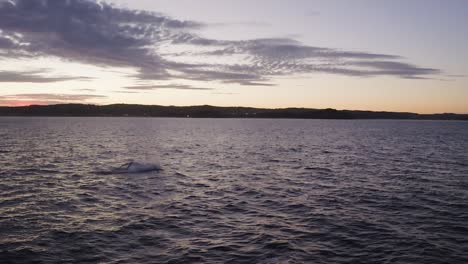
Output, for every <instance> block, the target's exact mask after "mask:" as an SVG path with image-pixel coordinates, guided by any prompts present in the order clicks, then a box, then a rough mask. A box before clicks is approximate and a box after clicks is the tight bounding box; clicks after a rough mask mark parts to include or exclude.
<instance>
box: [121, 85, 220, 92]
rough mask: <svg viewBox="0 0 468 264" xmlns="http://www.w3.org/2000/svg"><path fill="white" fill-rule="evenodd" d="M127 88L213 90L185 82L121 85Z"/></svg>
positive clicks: (145, 89)
mask: <svg viewBox="0 0 468 264" xmlns="http://www.w3.org/2000/svg"><path fill="white" fill-rule="evenodd" d="M123 88H124V89H127V90H140V91H147V90H158V89H173V90H213V88H203V87H194V86H191V85H186V84H165V85H135V86H126V87H123Z"/></svg>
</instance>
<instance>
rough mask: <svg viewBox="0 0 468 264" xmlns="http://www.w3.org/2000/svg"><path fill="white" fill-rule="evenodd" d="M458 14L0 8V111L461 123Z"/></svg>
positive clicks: (359, 2)
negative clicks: (161, 109) (73, 106)
mask: <svg viewBox="0 0 468 264" xmlns="http://www.w3.org/2000/svg"><path fill="white" fill-rule="evenodd" d="M466 25H468V1H465V0H450V1H443V0H412V1H408V0H387V1H383V0H379V1H376V0H354V1H347V0H288V1H285V0H256V1H247V0H197V1H193V0H113V1H88V0H16V1H14V0H0V105H29V104H56V103H92V104H111V103H128V104H157V105H203V104H210V105H217V106H253V107H268V108H280V107H281V108H282V107H307V108H328V107H331V108H336V109H354V110H385V111H410V112H418V113H441V112H454V113H468V27H467V26H466Z"/></svg>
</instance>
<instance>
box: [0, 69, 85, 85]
mask: <svg viewBox="0 0 468 264" xmlns="http://www.w3.org/2000/svg"><path fill="white" fill-rule="evenodd" d="M44 73H47V71H45V70H37V71H25V72H17V71H0V82H3V83H53V82H64V81H78V80H80V81H89V80H91V79H92V78H90V77H83V76H55V77H48V76H44Z"/></svg>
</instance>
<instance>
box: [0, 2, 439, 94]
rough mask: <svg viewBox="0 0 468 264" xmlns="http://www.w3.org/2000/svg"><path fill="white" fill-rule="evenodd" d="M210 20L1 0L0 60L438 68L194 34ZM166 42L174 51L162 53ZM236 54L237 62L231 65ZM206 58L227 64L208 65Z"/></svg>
mask: <svg viewBox="0 0 468 264" xmlns="http://www.w3.org/2000/svg"><path fill="white" fill-rule="evenodd" d="M208 26H209V25H207V24H204V23H200V22H197V21H186V20H179V19H175V18H171V17H168V16H165V15H163V14H160V13H155V12H148V11H139V10H131V9H126V8H121V7H117V6H114V5H111V4H108V3H106V2H103V1H94V0H67V1H64V0H40V1H38V0H9V1H0V58H1V57H3V58H28V59H31V58H35V57H37V56H50V57H58V58H61V59H64V60H69V61H74V62H81V63H86V64H91V65H97V66H103V67H131V68H134V69H136V70H137V71H138V73H137V74H136V75H134V76H130V77H133V78H136V79H137V80H140V81H145V80H148V81H153V80H154V81H161V80H165V81H176V80H196V81H206V82H218V83H227V84H238V85H245V86H273V85H274V83H273V81H272V80H273V79H274V78H275V77H278V76H283V77H284V76H291V75H294V74H313V73H327V74H337V75H346V76H356V77H373V76H392V77H396V78H405V79H427V78H433V76H435V75H439V74H441V73H442V71H441V70H440V69H436V68H428V67H420V66H417V65H415V64H413V63H406V62H404V61H403V60H404V58H402V57H400V56H398V55H391V54H381V53H372V52H362V51H347V50H341V49H335V48H328V47H315V46H309V45H306V44H303V43H301V42H299V41H297V40H295V39H293V38H265V39H251V40H240V41H230V40H222V39H210V38H204V37H202V36H200V35H199V34H197V33H194V30H196V29H199V28H202V27H208ZM168 47H170V48H175V50H178V52H172V53H171V52H165V51H164V50H165V49H167V48H168ZM207 49H209V50H208V51H207ZM181 50H182V52H181ZM184 56H186V57H187V56H188V57H192V58H194V57H201V58H203V59H202V60H199V61H198V62H197V63H188V62H187V61H185V62H183V61H184V60H183V57H184ZM236 56H237V57H242V59H241V60H242V61H241V62H239V63H237V64H235V65H233V64H232V63H231V62H232V61H234V60H235V58H237V57H236ZM210 58H218V59H222V60H221V61H224V62H218V63H209V62H207V61H209V59H210ZM218 61H219V60H218ZM0 79H3V80H8V81H13V82H25V81H28V82H31V81H32V82H53V81H59V80H60V79H62V80H67V78H65V77H57V78H51V77H44V76H42V77H40V76H37V75H34V74H33V75H32V76H29V77H28V76H24V75H21V74H15V73H13V72H9V73H8V72H6V73H5V72H3V74H0ZM70 80H71V79H70ZM179 88H181V90H184V89H183V88H184V87H179ZM185 88H186V89H185V90H190V89H187V87H185ZM160 89H162V88H161V87H160ZM140 90H142V89H140ZM143 90H144V89H143Z"/></svg>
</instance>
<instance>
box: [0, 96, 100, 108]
mask: <svg viewBox="0 0 468 264" xmlns="http://www.w3.org/2000/svg"><path fill="white" fill-rule="evenodd" d="M106 97H107V96H104V95H93V94H48V93H35V94H13V95H2V96H0V105H9V106H24V105H49V104H63V103H86V102H87V101H88V100H93V99H103V98H106Z"/></svg>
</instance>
